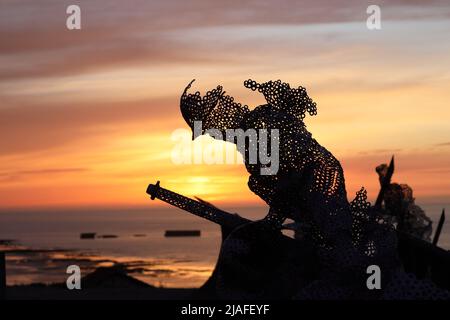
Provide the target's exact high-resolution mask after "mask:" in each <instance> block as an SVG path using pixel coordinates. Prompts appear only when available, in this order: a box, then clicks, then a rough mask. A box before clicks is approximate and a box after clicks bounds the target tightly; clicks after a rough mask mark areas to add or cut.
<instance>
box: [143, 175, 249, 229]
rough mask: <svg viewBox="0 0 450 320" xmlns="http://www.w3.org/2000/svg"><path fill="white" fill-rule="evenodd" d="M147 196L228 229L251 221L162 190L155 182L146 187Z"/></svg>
mask: <svg viewBox="0 0 450 320" xmlns="http://www.w3.org/2000/svg"><path fill="white" fill-rule="evenodd" d="M147 194H149V195H150V199H152V200H155V198H157V199H159V200H162V201H164V202H166V203H168V204H171V205H173V206H175V207H177V208H180V209H182V210H185V211H187V212H189V213H192V214H194V215H196V216H198V217H201V218H204V219H206V220H209V221H211V222H214V223H217V224H219V225H221V226H222V227H225V228H228V229H234V228H236V227H239V226H241V225H244V224H246V223H249V222H251V220H249V219H245V218H243V217H240V216H238V215H237V214H233V213H230V212H226V211H223V210H220V209H218V208H216V207H213V206H211V205H207V204H205V203H204V202H200V201H196V200H194V199H191V198H188V197H185V196H183V195H181V194H178V193H176V192H173V191H170V190H167V189H164V188H162V187H161V186H160V185H159V181H158V182H156V184H149V185H148V188H147Z"/></svg>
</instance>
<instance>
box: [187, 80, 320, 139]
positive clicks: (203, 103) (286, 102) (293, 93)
mask: <svg viewBox="0 0 450 320" xmlns="http://www.w3.org/2000/svg"><path fill="white" fill-rule="evenodd" d="M193 82H194V80H192V81H191V82H190V83H189V84H188V86H187V87H186V88H185V89H184V92H183V94H182V96H181V99H180V108H181V114H182V115H183V118H184V120H185V121H186V122H187V124H188V125H189V126H190V127H191V129H192V130H193V129H194V122H195V121H201V122H202V128H203V131H206V130H208V129H218V130H226V129H243V130H246V129H250V128H252V129H259V128H265V129H280V130H281V129H283V127H286V126H289V124H292V122H295V124H296V125H297V126H298V125H300V126H304V124H303V119H304V118H305V114H306V112H308V113H309V114H310V115H316V114H317V108H316V103H315V102H313V101H312V99H311V98H310V97H309V96H308V94H307V93H306V89H305V88H303V87H298V88H291V87H290V86H289V84H287V83H284V82H281V80H277V81H269V82H265V83H261V84H260V83H257V82H256V81H253V80H251V79H249V80H246V81H244V86H245V87H246V88H249V89H251V90H253V91H256V90H257V91H258V92H260V93H262V94H263V95H264V97H265V99H266V101H267V104H265V105H261V106H258V107H256V108H255V109H254V110H252V111H250V109H249V108H248V106H246V105H241V104H240V103H237V102H235V101H234V98H233V97H231V96H229V95H225V92H224V91H223V89H222V87H221V86H217V88H216V89H213V90H211V91H208V92H207V93H206V95H204V96H203V97H202V96H201V95H200V92H198V91H197V92H195V93H193V94H192V93H188V90H189V89H190V88H191V85H192V83H193ZM283 119H284V120H283ZM275 120H276V121H275ZM202 134H203V132H202ZM193 138H196V137H193Z"/></svg>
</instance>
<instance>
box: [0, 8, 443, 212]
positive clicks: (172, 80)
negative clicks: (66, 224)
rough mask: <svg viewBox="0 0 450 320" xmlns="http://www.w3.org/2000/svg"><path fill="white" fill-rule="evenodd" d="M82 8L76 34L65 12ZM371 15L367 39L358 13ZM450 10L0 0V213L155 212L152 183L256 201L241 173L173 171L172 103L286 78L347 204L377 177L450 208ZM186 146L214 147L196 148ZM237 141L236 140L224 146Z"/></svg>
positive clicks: (245, 94) (251, 98)
mask: <svg viewBox="0 0 450 320" xmlns="http://www.w3.org/2000/svg"><path fill="white" fill-rule="evenodd" d="M71 4H77V5H79V6H80V7H81V24H82V28H81V30H68V29H67V28H66V18H67V17H68V15H67V14H66V8H67V6H68V5H71ZM369 4H378V5H379V6H380V7H381V15H382V16H381V17H382V29H381V30H368V29H367V28H366V19H367V17H368V14H367V13H366V8H367V6H368V5H369ZM449 34H450V2H449V1H448V0H446V1H400V0H396V1H376V3H374V2H373V1H364V0H363V1H362V0H351V1H323V0H318V1H298V0H286V1H264V0H255V1H234V0H233V1H211V0H192V1H170V0H165V1H156V0H155V1H117V0H111V1H99V0H89V1H75V0H70V1H63V0H61V1H56V0H55V1H43V0H40V1H33V0H28V1H22V0H2V1H1V2H0V40H1V41H0V209H7V208H44V207H129V206H149V205H151V203H150V201H149V200H148V197H146V195H145V189H146V186H147V184H148V183H154V182H155V181H156V180H160V181H161V185H162V186H164V187H167V188H170V189H172V190H174V191H177V192H180V193H183V194H185V195H188V196H194V195H196V196H200V197H202V198H204V199H205V200H209V201H212V202H214V203H217V204H219V205H228V204H239V205H254V204H261V203H262V202H261V201H260V200H259V199H258V198H257V197H256V196H255V195H253V194H252V193H251V192H250V191H249V190H248V187H247V179H248V174H247V172H246V170H245V168H244V166H243V164H235V165H206V164H203V165H176V164H174V163H173V162H172V160H171V152H172V150H173V148H174V147H175V142H174V141H172V140H171V135H172V133H173V132H174V130H177V129H188V127H187V125H186V124H185V123H184V120H183V118H182V117H181V114H180V111H179V97H180V95H181V93H182V91H183V89H184V87H185V86H186V84H187V83H189V81H190V80H192V79H194V78H195V79H197V81H196V82H195V83H194V88H193V90H200V91H201V92H205V91H206V90H207V89H211V88H213V87H215V86H217V85H218V84H221V85H223V86H224V89H225V90H226V92H227V93H228V94H230V95H232V96H234V97H235V99H236V100H237V101H239V102H241V103H243V104H247V105H249V106H250V107H251V108H253V107H254V106H256V105H258V104H262V103H263V102H264V99H263V97H262V96H260V95H259V94H257V93H254V92H252V91H249V90H248V89H245V88H244V87H243V81H244V80H246V79H248V78H251V79H254V80H257V81H259V82H265V81H268V80H276V79H281V80H283V81H285V82H289V83H290V84H291V86H298V85H302V86H304V87H306V88H307V90H308V93H309V95H310V97H311V98H312V99H313V100H314V101H315V102H316V103H317V108H318V115H317V116H315V117H307V118H306V124H307V126H308V129H309V130H310V131H311V132H312V134H313V136H314V137H315V138H316V139H317V140H318V142H319V143H320V144H322V145H323V146H325V147H326V148H327V149H328V150H330V151H331V152H332V153H333V154H334V155H335V156H336V157H337V158H338V159H339V160H340V161H341V163H342V165H343V167H344V171H345V177H346V184H347V191H348V196H349V199H352V198H353V197H354V194H355V192H356V191H357V190H359V189H360V188H361V187H362V186H364V187H366V188H367V189H368V192H369V198H370V199H373V198H374V197H376V193H377V191H378V178H377V175H376V173H375V171H374V168H375V167H376V166H377V165H378V164H380V163H383V162H387V161H389V159H390V157H391V155H392V154H395V156H396V172H395V175H394V179H393V180H394V181H397V182H402V183H408V184H409V185H410V186H411V187H412V188H413V189H414V192H415V196H416V198H417V199H418V201H419V202H421V203H450V126H449V125H450V90H449V89H450V41H449ZM196 143H203V144H205V143H206V144H207V143H221V142H211V139H209V138H206V139H203V138H202V139H201V141H197V142H196ZM229 147H233V146H231V145H230V146H229Z"/></svg>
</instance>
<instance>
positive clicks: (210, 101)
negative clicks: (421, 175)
mask: <svg viewBox="0 0 450 320" xmlns="http://www.w3.org/2000/svg"><path fill="white" fill-rule="evenodd" d="M191 85H192V82H191V83H190V84H189V85H188V86H187V87H186V89H185V90H184V92H183V94H182V96H181V101H180V106H181V112H182V115H183V117H184V119H185V120H186V122H187V123H188V125H189V126H190V127H191V129H193V127H194V122H195V121H202V125H203V130H204V131H203V132H202V134H203V133H205V131H206V130H208V129H218V130H226V129H237V128H239V129H242V130H244V131H245V130H247V129H267V130H268V131H270V129H278V130H279V146H280V147H279V170H278V172H277V174H274V175H261V174H260V168H261V166H264V164H262V163H260V162H257V163H250V162H249V161H248V157H247V156H246V154H247V153H248V151H249V148H250V147H251V146H253V145H252V144H256V143H257V141H251V140H250V141H247V144H246V148H245V154H243V157H244V162H245V166H246V169H247V171H248V172H249V174H250V177H249V181H248V186H249V188H250V189H251V190H252V191H253V192H254V193H255V194H257V195H258V196H259V197H261V198H262V199H263V200H264V201H265V202H266V203H267V204H268V205H269V207H270V209H269V213H268V215H267V217H266V219H264V223H263V224H264V225H265V226H267V225H269V226H272V227H273V228H279V227H280V224H281V223H282V222H283V221H284V220H285V219H286V218H291V219H293V220H294V221H296V222H298V223H299V225H300V234H301V235H302V239H301V240H303V241H310V242H312V243H313V244H314V246H315V248H316V252H317V255H318V257H319V261H320V275H319V276H318V279H316V280H315V281H312V282H311V283H309V284H308V285H305V286H304V287H302V288H299V290H298V293H297V295H296V298H301V299H350V298H358V299H364V298H367V299H373V298H377V299H378V298H383V297H386V298H415V297H424V296H428V297H431V298H448V297H449V295H448V292H446V291H442V290H439V289H436V288H434V287H430V284H429V283H427V282H424V281H420V280H417V279H415V278H414V277H412V276H411V275H407V274H405V273H403V272H402V271H401V265H400V262H399V259H398V257H397V252H396V236H395V232H394V230H393V228H392V226H391V225H390V224H389V223H388V222H386V221H384V220H383V219H382V217H381V216H380V215H379V214H378V213H377V212H376V211H374V210H371V207H370V203H368V202H367V195H366V191H365V190H364V189H361V190H360V191H359V192H358V193H357V195H356V198H355V199H354V200H353V201H352V202H350V203H349V202H348V200H347V192H346V189H345V180H344V173H343V169H342V167H341V165H340V163H339V161H338V160H337V159H336V158H335V157H334V156H333V154H332V153H331V152H329V151H328V150H327V149H326V148H324V147H323V146H321V145H320V144H319V143H318V142H317V141H316V140H315V139H314V138H313V137H312V135H311V133H310V132H309V131H308V130H307V129H306V125H305V123H304V121H303V120H304V118H305V116H306V114H307V113H308V114H309V115H311V116H314V115H316V114H317V106H316V103H314V102H313V101H312V99H311V98H310V97H309V96H308V94H307V92H306V89H305V88H303V87H297V88H291V87H290V85H289V84H287V83H284V82H281V81H280V80H277V81H269V82H265V83H257V82H256V81H253V80H250V79H249V80H247V81H245V82H244V86H245V87H246V88H249V89H251V90H253V91H258V92H259V93H261V94H263V95H264V97H265V99H266V101H267V103H266V104H264V105H260V106H257V107H256V108H255V109H253V110H250V109H249V107H248V106H246V105H241V104H240V103H237V102H235V101H234V99H233V98H232V97H231V96H229V95H226V94H225V92H224V91H223V89H222V87H221V86H218V87H217V88H216V89H213V90H211V91H209V92H207V93H206V95H204V96H201V94H200V93H199V92H195V93H188V89H189V88H190V87H191ZM193 138H196V137H195V136H193ZM253 228H254V227H253ZM261 228H264V226H261ZM249 230H251V229H249ZM245 234H246V233H245V231H243V230H239V231H238V232H236V233H235V235H234V236H233V233H232V234H231V235H230V237H229V238H228V239H227V240H226V241H225V242H224V243H223V245H222V249H221V254H220V257H219V265H220V262H222V264H223V267H222V269H223V274H226V270H225V269H226V268H241V269H244V268H245V264H242V263H239V259H240V258H239V257H242V256H243V255H245V254H246V252H248V248H247V249H245V246H246V242H245V239H243V238H245V237H246V236H245ZM247 240H248V239H247ZM230 257H233V259H231V260H230ZM370 265H377V266H379V268H380V269H381V270H382V274H383V275H382V277H381V279H382V280H381V281H382V284H381V287H382V290H368V288H367V285H366V280H367V277H368V275H367V273H366V269H367V267H368V266H370ZM219 267H220V266H219ZM219 270H220V268H219ZM241 271H242V272H244V273H246V274H249V273H251V272H250V271H248V270H247V271H246V272H245V271H244V270H241ZM219 273H220V272H219ZM234 274H236V273H234ZM218 279H219V280H218V284H217V286H218V291H219V292H222V293H223V296H224V297H228V298H229V297H230V296H231V297H234V298H239V297H245V296H244V295H241V296H240V295H239V292H243V291H244V290H243V288H239V287H234V288H230V287H229V284H228V282H227V280H226V279H227V278H226V277H225V276H223V277H221V276H219V277H218ZM221 279H222V280H221ZM227 286H228V287H227ZM237 286H238V285H237ZM399 287H402V290H399ZM430 288H431V289H430ZM239 290H241V291H239ZM405 290H406V291H405ZM405 292H407V293H405ZM233 293H234V295H233Z"/></svg>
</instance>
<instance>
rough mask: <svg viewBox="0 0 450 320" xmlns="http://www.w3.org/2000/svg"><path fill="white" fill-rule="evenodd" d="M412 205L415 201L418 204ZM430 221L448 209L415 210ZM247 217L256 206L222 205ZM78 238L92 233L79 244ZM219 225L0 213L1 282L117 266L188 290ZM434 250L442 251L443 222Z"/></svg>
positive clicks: (204, 271) (110, 214) (257, 214)
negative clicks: (170, 233) (183, 233)
mask: <svg viewBox="0 0 450 320" xmlns="http://www.w3.org/2000/svg"><path fill="white" fill-rule="evenodd" d="M419 205H420V204H419ZM421 207H422V208H423V209H424V210H425V211H426V212H427V215H428V216H429V217H430V218H432V220H433V221H434V226H435V225H436V224H437V221H438V220H439V217H440V214H441V211H442V208H444V207H446V208H449V207H450V204H433V205H421ZM223 209H224V210H226V211H229V212H232V213H238V214H239V215H241V216H243V217H246V218H248V219H252V220H256V219H260V218H262V217H264V215H265V214H266V212H267V208H264V207H234V208H223ZM180 229H181V230H200V231H201V235H200V237H165V231H166V230H180ZM81 233H95V234H96V236H95V238H93V239H81V238H80V234H81ZM220 243H221V233H220V227H219V226H218V225H216V224H214V223H212V222H209V221H207V220H204V219H202V218H199V217H196V216H193V215H191V214H189V213H187V212H184V211H182V210H179V209H177V208H168V207H164V208H155V207H153V208H140V209H127V210H123V209H122V210H110V209H108V210H106V209H105V210H99V209H94V210H54V209H52V210H47V211H34V210H33V211H20V212H19V211H2V212H0V251H5V252H6V273H7V284H8V285H20V284H30V283H47V284H49V283H56V282H65V280H66V279H67V277H68V276H69V275H70V274H68V273H67V268H68V267H69V266H71V265H77V266H79V267H80V269H81V272H82V275H85V274H88V273H90V272H92V271H94V270H95V269H97V268H98V267H102V266H112V265H121V266H123V268H124V269H125V270H126V272H127V273H129V274H130V275H132V276H133V277H135V278H138V279H139V280H142V281H144V282H146V283H149V284H151V285H154V286H157V287H171V288H194V287H199V286H201V285H202V284H203V283H204V282H205V281H206V280H207V279H208V277H209V276H210V274H211V272H212V271H213V269H214V266H215V264H216V261H217V257H218V254H219V250H220ZM439 246H440V247H442V248H444V249H447V250H448V249H450V223H449V222H448V221H446V223H445V224H444V228H443V230H442V233H441V236H440V240H439Z"/></svg>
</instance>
